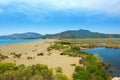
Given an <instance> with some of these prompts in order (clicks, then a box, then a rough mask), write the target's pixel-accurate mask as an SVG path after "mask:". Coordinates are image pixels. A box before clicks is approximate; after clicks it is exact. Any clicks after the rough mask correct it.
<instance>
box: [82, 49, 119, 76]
mask: <svg viewBox="0 0 120 80" xmlns="http://www.w3.org/2000/svg"><path fill="white" fill-rule="evenodd" d="M83 51H85V52H87V53H90V54H98V55H99V57H100V58H101V59H102V60H103V61H104V63H105V64H112V66H111V68H109V70H112V71H113V73H108V72H107V71H106V73H107V74H108V75H109V76H118V77H119V76H120V49H108V48H94V49H92V50H83Z"/></svg>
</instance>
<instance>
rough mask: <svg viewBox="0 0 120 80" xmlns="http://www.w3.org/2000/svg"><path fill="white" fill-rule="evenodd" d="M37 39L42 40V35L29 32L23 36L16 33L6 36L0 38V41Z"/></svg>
mask: <svg viewBox="0 0 120 80" xmlns="http://www.w3.org/2000/svg"><path fill="white" fill-rule="evenodd" d="M35 38H42V35H41V34H38V33H33V32H27V33H21V34H18V33H15V34H11V35H6V36H0V39H35Z"/></svg>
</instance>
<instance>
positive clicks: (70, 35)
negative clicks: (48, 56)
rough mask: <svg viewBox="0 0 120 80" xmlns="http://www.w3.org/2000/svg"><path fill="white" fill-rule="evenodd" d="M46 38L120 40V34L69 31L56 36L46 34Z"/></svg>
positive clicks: (81, 30)
mask: <svg viewBox="0 0 120 80" xmlns="http://www.w3.org/2000/svg"><path fill="white" fill-rule="evenodd" d="M44 37H45V38H53V39H79V38H120V34H104V33H98V32H91V31H88V30H83V29H80V30H69V31H64V32H61V33H56V34H46V35H45V36H44Z"/></svg>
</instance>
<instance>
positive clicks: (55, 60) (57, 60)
mask: <svg viewBox="0 0 120 80" xmlns="http://www.w3.org/2000/svg"><path fill="white" fill-rule="evenodd" d="M54 41H55V40H47V41H44V42H33V43H22V44H13V45H5V46H0V50H1V53H3V54H4V55H8V56H9V58H8V59H6V60H4V61H2V62H12V63H16V64H17V65H19V64H25V65H26V66H29V65H33V64H46V65H48V67H50V68H53V70H54V69H55V67H61V68H62V69H63V73H64V74H66V75H67V76H68V77H69V78H70V79H72V74H73V72H74V68H75V67H74V66H71V64H76V65H79V59H80V58H73V57H69V56H61V55H60V52H59V51H55V50H53V51H52V52H51V53H52V54H51V55H48V54H49V52H48V51H47V48H48V47H49V46H50V45H51V44H53V42H54ZM13 52H15V53H16V54H19V53H21V54H22V56H21V58H20V59H18V58H13V57H11V55H10V53H13ZM41 52H42V53H43V54H44V55H43V56H37V54H38V53H41ZM28 57H34V58H33V59H27V58H28Z"/></svg>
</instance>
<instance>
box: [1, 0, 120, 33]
mask: <svg viewBox="0 0 120 80" xmlns="http://www.w3.org/2000/svg"><path fill="white" fill-rule="evenodd" d="M79 29H85V30H90V31H93V32H100V33H110V34H120V0H0V35H8V34H12V33H24V32H37V33H41V34H54V33H58V32H62V31H66V30H79Z"/></svg>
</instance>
